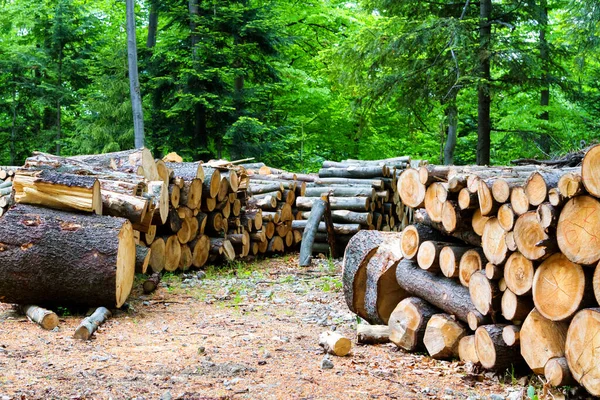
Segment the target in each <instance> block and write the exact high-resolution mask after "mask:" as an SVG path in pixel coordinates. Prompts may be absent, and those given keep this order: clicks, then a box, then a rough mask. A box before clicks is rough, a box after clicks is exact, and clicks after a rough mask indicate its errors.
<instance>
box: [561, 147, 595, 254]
mask: <svg viewBox="0 0 600 400" xmlns="http://www.w3.org/2000/svg"><path fill="white" fill-rule="evenodd" d="M594 149H596V147H594ZM599 150H600V149H599ZM590 151H591V150H590ZM588 154H589V153H588ZM586 158H587V155H586ZM583 176H584V178H585V174H584V175H583ZM590 179H597V178H592V177H590ZM584 184H586V181H585V180H584ZM590 184H591V183H590ZM586 188H587V184H586ZM588 191H589V188H588ZM590 193H591V192H590ZM599 237H600V202H599V201H598V200H597V199H595V198H593V197H591V196H577V197H574V198H572V199H571V200H569V201H568V202H567V203H566V204H565V206H564V207H563V209H562V211H561V213H560V217H559V219H558V226H557V229H556V239H557V241H558V246H559V248H560V251H561V252H562V253H563V254H564V255H565V256H567V258H568V259H569V260H571V261H572V262H574V263H576V264H582V265H589V264H594V263H596V262H598V260H600V243H599V241H598V238H599Z"/></svg>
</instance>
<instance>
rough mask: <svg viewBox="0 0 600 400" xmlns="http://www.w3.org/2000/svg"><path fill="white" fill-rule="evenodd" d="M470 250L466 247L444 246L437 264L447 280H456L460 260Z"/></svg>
mask: <svg viewBox="0 0 600 400" xmlns="http://www.w3.org/2000/svg"><path fill="white" fill-rule="evenodd" d="M469 250H470V248H469V247H466V246H456V245H453V244H446V246H444V248H442V250H441V251H440V256H439V264H440V270H441V271H442V273H443V274H444V276H446V277H448V278H458V276H459V268H460V260H461V258H462V257H463V256H464V254H465V253H466V252H467V251H469Z"/></svg>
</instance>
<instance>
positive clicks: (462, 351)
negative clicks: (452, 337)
mask: <svg viewBox="0 0 600 400" xmlns="http://www.w3.org/2000/svg"><path fill="white" fill-rule="evenodd" d="M458 357H459V358H460V361H462V362H470V363H473V364H479V357H477V351H476V350H475V335H468V336H463V337H462V338H461V339H460V341H459V342H458Z"/></svg>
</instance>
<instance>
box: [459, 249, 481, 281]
mask: <svg viewBox="0 0 600 400" xmlns="http://www.w3.org/2000/svg"><path fill="white" fill-rule="evenodd" d="M486 262H487V260H486V258H485V255H484V254H483V250H481V249H480V248H477V247H476V248H473V249H470V250H467V251H465V253H464V254H463V255H462V257H461V258H460V262H459V264H458V278H459V280H460V283H461V285H463V286H465V287H469V281H470V280H471V275H473V273H474V272H476V271H479V270H481V269H483V267H484V265H485V264H486Z"/></svg>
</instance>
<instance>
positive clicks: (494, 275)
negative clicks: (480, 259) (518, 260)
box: [484, 262, 504, 280]
mask: <svg viewBox="0 0 600 400" xmlns="http://www.w3.org/2000/svg"><path fill="white" fill-rule="evenodd" d="M484 270H485V277H486V278H488V279H489V280H498V279H500V278H502V277H503V276H504V266H503V265H495V264H492V263H490V262H489V263H487V264H485V268H484Z"/></svg>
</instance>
